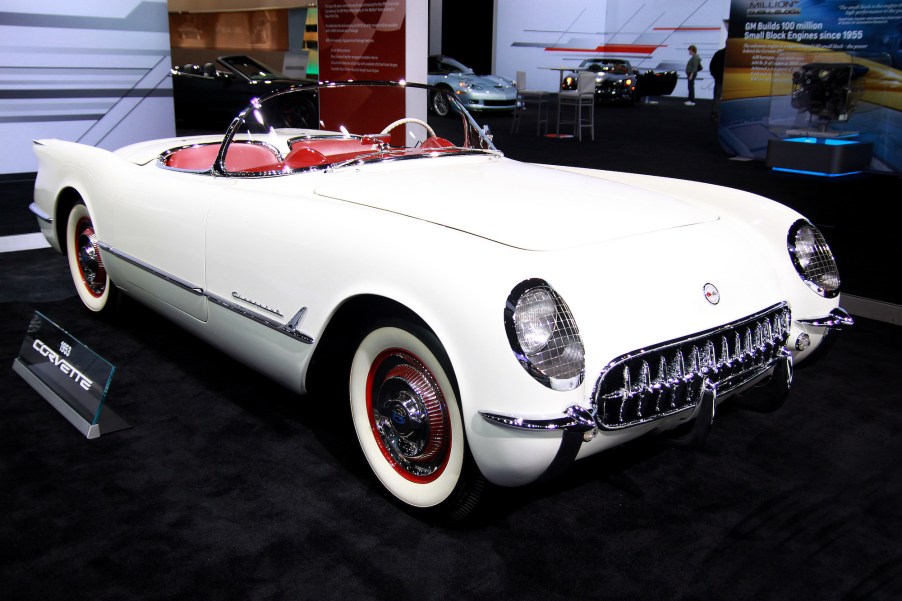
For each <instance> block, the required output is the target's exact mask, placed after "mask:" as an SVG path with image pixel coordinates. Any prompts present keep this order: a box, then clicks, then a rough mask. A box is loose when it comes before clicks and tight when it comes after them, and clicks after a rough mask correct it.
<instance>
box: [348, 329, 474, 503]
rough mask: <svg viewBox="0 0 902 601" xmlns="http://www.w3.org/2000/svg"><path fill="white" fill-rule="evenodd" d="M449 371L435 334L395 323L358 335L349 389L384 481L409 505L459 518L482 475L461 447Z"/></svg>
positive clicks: (357, 422)
mask: <svg viewBox="0 0 902 601" xmlns="http://www.w3.org/2000/svg"><path fill="white" fill-rule="evenodd" d="M452 378H453V373H452V371H451V367H450V365H449V363H448V360H447V357H446V355H445V354H444V352H443V351H442V349H441V345H440V344H439V343H438V340H437V339H436V338H435V336H434V335H432V334H431V332H428V331H427V330H425V329H424V328H421V327H418V326H415V325H413V324H407V323H397V324H391V325H386V326H378V327H375V328H373V329H371V330H369V332H368V333H367V334H366V335H365V336H364V337H363V339H362V341H361V342H360V344H359V345H358V347H357V350H356V352H355V353H354V358H353V360H352V362H351V370H350V382H349V386H350V389H349V390H350V399H351V417H352V420H353V422H354V429H355V431H356V433H357V438H358V440H359V442H360V446H361V449H362V450H363V454H364V456H365V457H366V460H367V462H368V463H369V465H370V468H372V470H373V472H374V473H375V475H376V477H377V478H378V479H379V481H380V482H381V483H382V485H383V486H385V488H386V489H388V491H389V492H391V494H392V495H394V496H395V497H396V498H397V499H399V500H400V501H401V502H403V503H404V504H406V505H407V506H409V507H411V508H414V509H417V510H421V511H423V512H426V513H428V514H431V515H434V516H435V517H437V518H440V519H442V520H446V521H459V520H461V519H463V518H464V517H466V516H467V515H468V514H470V513H471V511H472V510H473V509H474V508H475V507H476V505H477V502H478V500H479V497H480V496H481V494H482V490H483V488H484V485H485V481H484V479H483V477H482V475H481V474H480V473H479V470H478V468H477V467H476V465H475V463H474V462H473V460H472V458H471V457H470V455H469V451H468V449H467V447H466V438H465V435H464V429H463V420H462V418H461V412H460V405H459V402H458V399H457V394H456V392H455V388H454V385H453V383H452Z"/></svg>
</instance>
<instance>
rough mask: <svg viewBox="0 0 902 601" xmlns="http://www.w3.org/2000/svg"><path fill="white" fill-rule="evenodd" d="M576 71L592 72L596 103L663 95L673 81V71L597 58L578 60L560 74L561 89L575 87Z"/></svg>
mask: <svg viewBox="0 0 902 601" xmlns="http://www.w3.org/2000/svg"><path fill="white" fill-rule="evenodd" d="M579 71H591V72H593V73H595V100H596V101H598V102H618V103H623V104H635V103H636V102H638V101H639V100H640V99H641V98H642V97H643V96H666V95H668V94H670V93H671V92H673V90H674V88H675V87H676V83H677V72H676V71H659V72H656V71H653V70H651V69H649V70H646V71H645V72H640V71H639V69H636V68H634V67H633V66H632V65H631V64H630V62H629V61H628V60H626V59H622V58H605V57H597V58H587V59H585V60H583V61H582V62H580V64H579V66H578V67H577V68H576V69H575V70H574V72H573V73H569V74H567V75H566V76H564V79H563V83H562V85H561V88H562V89H564V90H575V89H576V76H577V73H578V72H579Z"/></svg>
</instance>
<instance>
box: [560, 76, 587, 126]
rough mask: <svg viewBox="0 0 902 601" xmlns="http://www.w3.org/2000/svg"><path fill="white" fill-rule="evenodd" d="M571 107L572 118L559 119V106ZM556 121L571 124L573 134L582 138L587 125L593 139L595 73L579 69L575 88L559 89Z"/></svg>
mask: <svg viewBox="0 0 902 601" xmlns="http://www.w3.org/2000/svg"><path fill="white" fill-rule="evenodd" d="M567 106H572V107H573V119H572V120H571V119H567V120H565V121H562V120H561V107H567ZM557 118H558V123H560V124H561V125H570V124H571V123H572V124H573V129H574V131H573V134H574V135H575V136H577V138H579V140H580V141H582V139H583V128H586V127H588V128H589V132H590V134H591V136H592V139H593V140H594V139H595V73H594V72H592V71H580V72H579V74H578V75H577V78H576V89H575V90H561V91H560V92H559V93H558V108H557Z"/></svg>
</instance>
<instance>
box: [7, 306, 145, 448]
mask: <svg viewBox="0 0 902 601" xmlns="http://www.w3.org/2000/svg"><path fill="white" fill-rule="evenodd" d="M13 370H14V371H15V372H16V373H18V374H19V375H20V376H22V378H23V379H25V381H26V382H28V383H29V384H30V385H31V386H32V388H34V389H35V390H36V391H37V392H38V393H39V394H41V396H43V397H44V399H45V400H46V401H47V402H49V403H50V404H51V405H53V406H54V408H56V410H57V411H59V412H60V413H61V414H62V415H63V416H64V417H65V418H66V419H67V420H69V422H70V423H72V425H74V426H75V427H76V428H78V429H79V430H81V431H82V433H83V434H85V435H86V436H87V437H88V438H96V437H97V436H100V435H101V434H106V433H108V432H112V431H116V430H121V429H123V428H127V427H129V426H128V424H127V423H125V422H124V421H122V419H120V418H119V417H118V416H116V415H115V414H114V413H113V412H112V411H111V410H110V409H109V408H105V407H104V401H105V400H106V395H107V392H108V390H109V386H110V382H111V381H112V379H113V373H114V372H115V371H116V368H115V367H114V366H113V365H112V364H111V363H109V362H108V361H106V360H105V359H103V358H102V357H100V356H99V355H98V354H96V353H95V352H94V351H92V350H91V349H89V348H88V347H87V346H85V345H84V344H82V343H81V342H79V341H78V340H77V339H75V338H74V337H73V336H72V335H70V334H69V333H68V332H66V331H65V330H63V329H62V328H61V327H59V326H58V325H57V324H55V323H54V322H53V321H51V320H50V319H48V318H47V317H46V316H44V315H42V314H41V313H40V312H39V311H35V313H34V316H33V317H32V318H31V321H30V322H29V324H28V327H27V330H26V333H25V338H24V340H23V341H22V346H21V347H20V349H19V356H18V357H17V358H16V360H15V361H14V363H13Z"/></svg>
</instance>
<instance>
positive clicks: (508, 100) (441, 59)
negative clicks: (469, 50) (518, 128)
mask: <svg viewBox="0 0 902 601" xmlns="http://www.w3.org/2000/svg"><path fill="white" fill-rule="evenodd" d="M428 69H429V74H428V81H429V84H430V85H433V86H436V88H439V89H443V90H450V91H452V92H453V93H454V94H455V96H456V97H457V100H459V101H460V103H461V104H463V105H464V106H465V107H467V110H469V111H513V110H514V109H516V108H518V106H519V104H518V102H519V99H518V97H517V84H516V82H514V81H513V80H511V79H508V78H506V77H500V76H498V75H476V74H475V73H474V72H473V69H471V68H470V67H467V66H466V65H463V64H461V63H459V62H458V61H456V60H454V59H453V58H450V57H447V56H440V55H433V56H430V57H429V67H428ZM445 98H446V97H445V95H443V94H436V95H433V96H432V98H431V103H430V108H431V109H432V111H433V112H435V114H437V115H440V116H442V117H444V116H445V115H447V114H448V113H449V111H451V109H452V105H451V104H449V103H448V102H446V101H445Z"/></svg>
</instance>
